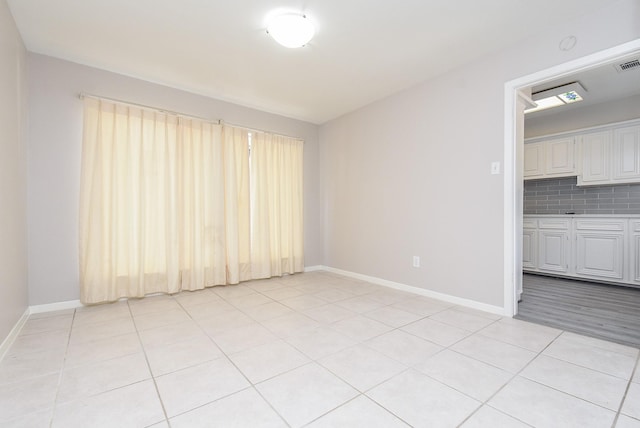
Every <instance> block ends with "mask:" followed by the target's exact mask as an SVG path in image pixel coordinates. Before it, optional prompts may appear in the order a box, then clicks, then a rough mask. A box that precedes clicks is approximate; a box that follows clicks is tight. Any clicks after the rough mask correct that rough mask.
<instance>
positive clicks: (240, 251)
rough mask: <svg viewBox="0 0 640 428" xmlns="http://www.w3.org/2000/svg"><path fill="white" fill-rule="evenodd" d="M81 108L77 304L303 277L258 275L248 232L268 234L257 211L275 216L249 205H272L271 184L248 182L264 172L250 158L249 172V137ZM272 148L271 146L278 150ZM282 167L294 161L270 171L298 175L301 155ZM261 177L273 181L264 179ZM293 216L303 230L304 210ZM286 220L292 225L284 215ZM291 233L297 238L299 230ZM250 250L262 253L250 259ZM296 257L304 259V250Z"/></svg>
mask: <svg viewBox="0 0 640 428" xmlns="http://www.w3.org/2000/svg"><path fill="white" fill-rule="evenodd" d="M84 103H85V106H84V136H83V153H82V173H81V193H80V286H81V293H80V294H81V301H82V302H83V303H99V302H105V301H113V300H117V299H119V298H121V297H142V296H144V295H146V294H150V293H156V292H164V293H176V292H179V291H181V290H196V289H201V288H204V287H209V286H213V285H221V284H236V283H238V282H240V281H245V280H249V279H253V278H265V277H269V276H273V275H281V274H282V272H290V273H293V272H300V271H302V270H303V265H302V263H301V262H300V263H298V265H296V266H297V268H292V267H291V266H293V265H291V266H288V265H287V266H286V269H284V270H282V269H262V265H263V262H260V263H258V264H256V263H254V262H253V260H254V258H255V259H256V260H263V257H264V254H263V251H262V248H263V247H264V244H263V242H262V238H260V239H258V238H257V237H255V236H252V228H253V229H254V230H257V231H259V232H260V233H261V234H262V235H264V236H265V237H269V238H270V237H271V236H272V233H271V232H269V233H266V232H265V231H264V230H265V229H264V228H265V225H262V224H261V222H259V221H258V222H257V223H256V214H257V213H262V212H268V213H269V215H270V216H272V217H273V216H276V217H277V216H278V214H277V212H276V211H277V210H274V209H273V208H269V209H266V208H262V207H261V206H260V207H256V208H254V207H253V206H252V202H253V199H254V198H255V200H256V202H257V203H259V204H262V203H263V202H262V201H263V200H264V201H267V202H268V201H270V200H271V199H272V198H270V197H265V196H264V195H263V192H270V191H271V190H270V189H271V187H265V186H263V184H262V183H260V184H255V183H254V184H252V183H251V180H252V179H253V178H254V174H253V173H252V172H251V171H250V167H252V166H254V165H255V166H256V167H257V168H261V167H262V165H263V162H262V161H258V160H255V161H254V160H252V161H251V162H252V164H251V165H250V159H249V132H248V131H247V130H245V129H241V128H236V127H228V126H221V125H218V124H215V123H210V122H206V121H202V120H196V119H189V118H184V117H178V116H176V115H171V114H167V113H162V112H158V111H154V110H149V109H143V108H138V107H135V106H131V105H126V104H121V103H115V102H110V101H106V100H98V99H94V98H90V97H85V100H84ZM258 146H260V145H258ZM277 147H278V144H274V145H272V149H274V150H276V151H278V150H280V149H278V148H277ZM261 150H262V151H265V152H269V150H270V149H269V148H266V147H263V148H261ZM300 150H301V149H300ZM267 157H268V156H267ZM289 160H291V161H300V164H299V165H295V166H294V165H287V164H283V163H280V164H277V165H276V164H271V165H272V166H273V167H278V168H284V169H287V170H291V171H299V173H300V174H301V173H302V171H301V168H302V158H301V157H300V158H295V157H289ZM272 173H273V171H272ZM290 173H291V172H289V173H287V174H290ZM285 175H286V174H285ZM255 178H256V179H260V180H261V179H262V177H255ZM267 179H269V180H273V179H271V178H269V175H267ZM290 181H291V182H292V183H293V182H297V181H296V180H290ZM281 184H284V183H281ZM252 186H253V187H254V188H252ZM300 186H301V181H300ZM263 188H264V190H262V189H263ZM299 190H300V192H301V187H300V189H299ZM279 191H280V190H279ZM299 201H300V203H301V199H299ZM254 209H255V210H256V213H253V214H252V210H254ZM299 213H300V217H299V218H297V219H296V220H295V221H290V220H288V223H290V224H291V225H297V222H299V223H300V224H302V217H301V215H302V211H301V209H300V210H299ZM285 216H286V217H287V218H288V219H290V216H291V213H289V212H287V213H285ZM271 223H273V221H271ZM271 223H269V227H271ZM275 223H279V222H275ZM256 224H258V225H257V226H256ZM292 233H300V234H301V233H302V229H301V228H298V229H296V230H295V232H293V231H292ZM278 235H282V233H279V234H278ZM298 239H300V240H301V239H302V236H301V235H300V236H299V237H298ZM285 247H286V249H285V251H284V252H282V251H279V252H275V251H270V252H269V253H266V254H272V253H273V254H275V253H277V254H278V256H280V254H282V253H284V254H289V253H290V248H289V246H288V244H287V245H286V246H285ZM254 248H256V249H260V251H259V252H257V253H255V254H254ZM269 248H271V246H270V247H269ZM299 249H300V251H302V247H301V246H300V247H299ZM286 257H290V256H286ZM296 258H297V259H299V260H302V259H303V255H302V252H300V253H299V254H298V255H297V257H296ZM292 260H293V259H292ZM256 266H260V269H259V270H256V269H255V267H256Z"/></svg>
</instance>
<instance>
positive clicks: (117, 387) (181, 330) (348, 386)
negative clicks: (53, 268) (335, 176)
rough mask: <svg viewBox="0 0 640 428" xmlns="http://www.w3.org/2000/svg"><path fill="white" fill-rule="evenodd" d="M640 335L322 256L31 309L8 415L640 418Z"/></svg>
mask: <svg viewBox="0 0 640 428" xmlns="http://www.w3.org/2000/svg"><path fill="white" fill-rule="evenodd" d="M638 355H639V350H638V349H635V348H629V347H625V346H621V345H617V344H613V343H609V342H603V341H600V340H595V339H591V338H587V337H583V336H579V335H575V334H571V333H567V332H562V331H560V330H554V329H551V328H547V327H542V326H539V325H534V324H529V323H526V322H523V321H517V320H513V319H509V318H501V317H498V316H495V315H492V314H488V313H483V312H480V311H475V310H470V309H467V308H462V307H457V306H454V305H451V304H448V303H445V302H441V301H436V300H432V299H427V298H424V297H420V296H417V295H413V294H410V293H405V292H400V291H395V290H392V289H389V288H385V287H379V286H376V285H372V284H367V283H364V282H361V281H356V280H353V279H350V278H345V277H340V276H337V275H334V274H330V273H326V272H313V273H306V274H300V275H294V276H288V277H284V278H274V279H270V280H263V281H254V282H249V283H245V284H242V285H237V286H227V287H215V288H211V289H207V290H202V291H198V292H185V293H181V294H179V295H176V296H156V297H149V298H146V299H141V300H131V301H129V302H119V303H115V304H109V305H101V306H96V307H87V308H81V309H76V310H68V311H61V312H56V313H48V314H39V315H34V316H32V317H31V318H30V319H29V320H28V321H27V323H26V325H25V326H24V328H23V330H22V332H21V334H20V336H19V337H18V338H17V339H16V341H15V342H14V344H13V346H12V347H11V348H10V349H9V352H8V353H7V355H6V356H5V357H4V359H3V360H2V361H1V362H0V426H2V427H36V428H37V427H49V426H51V427H65V428H70V427H83V428H84V427H118V428H120V427H129V426H130V427H173V428H176V427H189V428H191V427H225V428H226V427H288V426H290V427H300V426H309V427H385V428H386V427H402V426H416V427H439V426H442V427H456V426H463V427H465V428H469V427H492V428H493V427H527V426H536V427H614V426H615V427H624V428H629V427H635V428H639V427H640V368H638Z"/></svg>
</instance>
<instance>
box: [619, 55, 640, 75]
mask: <svg viewBox="0 0 640 428" xmlns="http://www.w3.org/2000/svg"><path fill="white" fill-rule="evenodd" d="M615 67H616V70H618V73H622V72H623V71H629V70H637V69H640V59H638V58H635V59H632V60H629V61H625V62H622V63H620V64H616V65H615Z"/></svg>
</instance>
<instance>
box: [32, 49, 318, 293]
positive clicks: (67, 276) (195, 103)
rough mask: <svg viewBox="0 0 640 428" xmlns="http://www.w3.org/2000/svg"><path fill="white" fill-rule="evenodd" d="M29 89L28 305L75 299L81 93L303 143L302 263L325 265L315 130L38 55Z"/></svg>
mask: <svg viewBox="0 0 640 428" xmlns="http://www.w3.org/2000/svg"><path fill="white" fill-rule="evenodd" d="M29 85H30V86H29V114H30V135H29V190H28V201H29V217H28V224H29V303H30V304H31V305H38V304H45V303H52V302H60V301H67V300H75V299H78V295H79V288H78V194H79V186H80V152H81V142H82V141H81V140H82V102H81V101H80V99H79V98H78V94H79V93H81V92H86V93H89V94H96V95H101V96H105V97H111V98H116V99H120V100H127V101H130V102H133V103H139V104H144V105H149V106H156V107H159V108H162V109H167V110H171V111H176V112H180V113H185V114H190V115H194V116H199V117H206V118H211V119H223V120H225V121H226V122H227V123H230V124H236V125H242V126H246V127H250V128H254V129H261V130H268V131H272V132H275V133H281V134H285V135H291V136H296V137H300V138H302V139H304V140H305V146H304V192H305V194H304V210H305V211H304V216H305V218H304V221H305V236H304V239H305V265H306V266H313V265H318V264H321V263H322V242H321V238H322V235H321V231H320V225H321V219H320V215H321V209H320V206H319V182H318V179H319V173H318V164H319V162H318V135H317V133H318V128H317V126H316V125H313V124H310V123H306V122H301V121H297V120H293V119H288V118H285V117H282V116H277V115H274V114H268V113H264V112H260V111H257V110H253V109H249V108H245V107H241V106H238V105H234V104H230V103H227V102H223V101H218V100H214V99H211V98H207V97H203V96H199V95H195V94H192V93H188V92H184V91H180V90H176V89H172V88H168V87H165V86H161V85H157V84H153V83H149V82H145V81H141V80H137V79H133V78H130V77H126V76H122V75H118V74H114V73H111V72H107V71H104V70H98V69H95V68H90V67H86V66H82V65H78V64H74V63H71V62H67V61H63V60H59V59H54V58H51V57H46V56H42V55H37V54H29Z"/></svg>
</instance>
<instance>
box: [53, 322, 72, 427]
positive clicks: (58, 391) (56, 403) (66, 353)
mask: <svg viewBox="0 0 640 428" xmlns="http://www.w3.org/2000/svg"><path fill="white" fill-rule="evenodd" d="M76 311H77V309H74V310H73V315H72V316H71V325H70V326H69V334H68V335H67V346H66V347H65V350H64V358H63V360H62V368H61V369H60V376H59V377H58V386H57V387H56V396H55V398H54V400H53V409H52V412H51V419H50V421H49V427H53V421H54V420H55V417H56V413H57V410H58V397H59V395H60V387H61V386H62V378H63V376H64V371H65V369H66V365H67V356H68V353H69V345H70V344H71V333H72V332H73V325H74V323H75V320H76Z"/></svg>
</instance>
